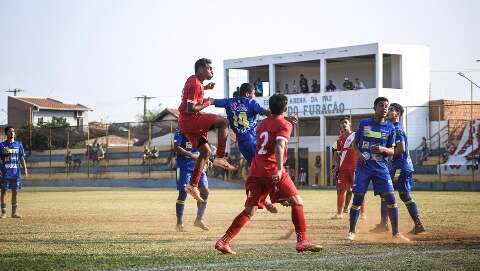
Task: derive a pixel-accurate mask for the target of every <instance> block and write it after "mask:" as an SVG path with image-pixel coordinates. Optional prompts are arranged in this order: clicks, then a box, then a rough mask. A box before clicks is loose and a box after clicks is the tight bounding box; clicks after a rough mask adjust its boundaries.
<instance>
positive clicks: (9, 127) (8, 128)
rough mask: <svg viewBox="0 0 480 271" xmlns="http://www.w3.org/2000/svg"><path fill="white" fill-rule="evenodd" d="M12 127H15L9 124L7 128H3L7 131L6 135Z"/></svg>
mask: <svg viewBox="0 0 480 271" xmlns="http://www.w3.org/2000/svg"><path fill="white" fill-rule="evenodd" d="M12 128H13V126H10V125H7V127H5V130H3V131H4V132H5V135H6V134H7V133H8V130H10V129H12Z"/></svg>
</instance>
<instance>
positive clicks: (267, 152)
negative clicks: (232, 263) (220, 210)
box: [215, 94, 322, 254]
mask: <svg viewBox="0 0 480 271" xmlns="http://www.w3.org/2000/svg"><path fill="white" fill-rule="evenodd" d="M287 102H288V98H287V97H286V96H284V95H282V94H274V95H273V96H272V97H270V99H269V107H270V112H271V113H272V115H271V116H269V117H267V118H266V119H264V120H263V121H262V123H261V124H260V125H259V126H258V127H257V131H256V138H257V147H256V150H255V156H254V158H253V162H252V166H251V168H250V174H249V176H248V179H247V182H246V184H245V188H246V194H247V200H246V201H245V209H244V210H243V211H242V212H241V213H240V214H239V215H238V216H237V217H236V218H235V219H234V220H233V222H232V224H231V225H230V227H229V228H228V230H227V231H226V233H225V234H224V235H223V236H222V237H221V238H220V239H219V240H218V241H217V243H216V244H215V249H216V250H219V251H220V252H222V253H229V254H235V252H234V251H233V250H232V249H231V248H230V242H231V241H232V239H233V238H234V237H235V236H236V235H237V234H238V233H239V232H240V230H241V229H242V227H243V226H245V225H246V224H247V223H248V222H249V221H250V219H251V217H252V216H253V215H254V214H255V211H256V210H257V208H263V207H264V202H265V198H266V197H267V195H270V199H271V200H272V202H273V203H281V204H282V205H284V206H291V208H292V222H293V224H294V226H295V232H296V233H297V245H296V250H297V251H298V252H303V251H315V252H316V251H320V250H321V249H322V247H321V246H318V245H314V244H312V243H310V242H309V241H308V239H307V235H306V228H307V227H306V223H305V215H304V213H303V202H302V199H301V198H300V196H299V195H298V193H297V189H296V187H295V185H294V184H293V181H292V179H290V176H289V175H288V173H287V172H286V171H285V169H284V166H283V165H284V164H285V162H286V161H287V148H288V146H287V144H288V139H289V138H290V134H291V133H292V124H291V123H290V122H288V121H287V120H285V118H284V114H285V112H286V111H287Z"/></svg>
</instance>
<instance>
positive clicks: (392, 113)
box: [387, 103, 405, 122]
mask: <svg viewBox="0 0 480 271" xmlns="http://www.w3.org/2000/svg"><path fill="white" fill-rule="evenodd" d="M404 111H405V110H404V109H403V106H402V105H401V104H397V103H391V104H390V107H389V108H388V116H387V118H388V119H389V120H390V121H392V122H395V121H399V119H400V118H401V117H402V116H403V112H404Z"/></svg>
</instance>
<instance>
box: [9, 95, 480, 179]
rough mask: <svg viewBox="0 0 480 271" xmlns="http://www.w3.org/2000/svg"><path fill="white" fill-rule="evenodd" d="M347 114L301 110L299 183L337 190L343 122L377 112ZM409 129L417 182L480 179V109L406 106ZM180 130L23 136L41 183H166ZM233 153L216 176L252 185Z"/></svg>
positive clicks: (292, 154)
mask: <svg viewBox="0 0 480 271" xmlns="http://www.w3.org/2000/svg"><path fill="white" fill-rule="evenodd" d="M477 108H478V109H477ZM470 110H471V111H470ZM309 113H310V114H311V112H309ZM342 113H343V115H335V116H331V115H328V114H325V115H323V114H318V116H308V117H305V115H306V114H305V112H295V114H297V115H298V117H299V121H298V124H297V125H296V126H295V129H294V131H293V133H292V135H291V139H290V141H289V145H288V146H289V150H288V160H287V163H286V169H287V170H288V172H289V173H290V175H291V176H292V179H294V180H295V182H297V184H298V185H301V186H318V187H326V186H334V185H335V183H336V180H335V176H334V175H333V174H332V171H331V168H332V165H333V152H332V149H333V146H334V143H335V142H336V140H337V138H338V135H339V129H340V126H339V124H340V123H339V121H340V119H341V118H342V117H349V118H350V120H351V123H352V130H353V131H356V129H357V128H358V124H359V122H360V120H361V119H362V118H365V117H369V116H372V115H373V110H372V109H369V108H357V109H346V110H344V111H343V112H342ZM472 119H473V121H470V120H472ZM402 125H403V127H404V129H405V131H406V133H407V135H408V140H409V146H408V148H409V150H410V156H411V158H412V162H413V164H414V167H415V175H414V178H415V180H416V181H418V182H420V183H421V182H423V183H440V184H441V183H448V182H457V183H458V182H475V181H476V180H479V179H480V171H479V168H478V167H479V159H480V158H479V156H480V149H479V141H480V106H476V107H473V106H472V107H470V105H465V104H457V105H448V106H445V105H441V106H436V107H435V106H424V107H410V106H409V107H405V113H404V116H403V117H402ZM176 127H177V123H176V121H171V120H169V121H160V122H141V123H140V122H135V123H133V122H129V123H111V124H101V123H91V124H90V125H88V126H80V127H66V128H37V127H35V128H23V129H17V137H18V139H19V140H20V141H22V142H23V144H24V146H25V149H26V151H27V153H28V154H29V155H28V158H27V161H28V166H29V168H30V175H31V178H33V179H35V178H36V179H64V178H68V179H96V178H113V179H116V178H151V179H160V178H174V176H175V175H174V172H175V171H174V169H175V153H174V152H173V137H174V133H175V128H176ZM209 141H210V143H211V144H212V145H215V146H216V144H217V136H216V131H211V132H210V133H209ZM227 154H228V155H227V159H229V160H230V161H231V162H232V163H233V164H235V165H237V167H238V169H237V170H236V171H234V172H229V173H226V172H224V171H223V170H221V169H218V168H212V169H209V170H208V174H209V175H210V176H213V177H217V178H221V179H225V180H232V181H241V180H244V179H246V176H247V174H248V166H247V163H246V161H245V160H244V159H243V157H242V155H241V154H240V151H239V150H238V145H237V142H236V137H235V134H233V133H232V132H230V133H229V136H228V147H227Z"/></svg>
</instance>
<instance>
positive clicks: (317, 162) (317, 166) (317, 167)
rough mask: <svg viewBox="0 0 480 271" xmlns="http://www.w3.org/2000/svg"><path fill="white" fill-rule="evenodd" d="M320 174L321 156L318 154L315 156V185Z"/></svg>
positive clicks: (318, 180) (318, 181)
mask: <svg viewBox="0 0 480 271" xmlns="http://www.w3.org/2000/svg"><path fill="white" fill-rule="evenodd" d="M321 175H322V158H321V157H320V155H317V157H315V185H318V184H319V183H320V176H321Z"/></svg>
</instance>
